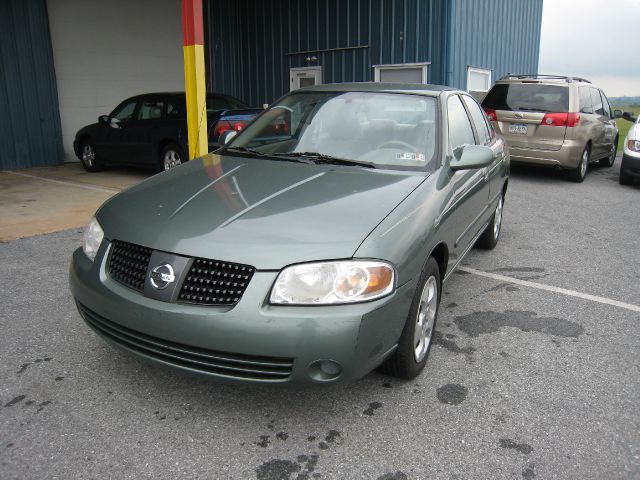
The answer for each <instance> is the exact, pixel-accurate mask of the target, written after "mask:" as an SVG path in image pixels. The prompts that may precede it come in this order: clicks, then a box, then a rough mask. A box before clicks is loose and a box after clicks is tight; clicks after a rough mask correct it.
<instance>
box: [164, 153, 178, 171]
mask: <svg viewBox="0 0 640 480" xmlns="http://www.w3.org/2000/svg"><path fill="white" fill-rule="evenodd" d="M181 163H182V160H181V159H180V154H179V153H178V152H176V151H175V150H167V151H166V152H165V154H164V158H163V159H162V164H163V166H164V169H165V170H170V169H172V168H175V167H177V166H178V165H180V164H181Z"/></svg>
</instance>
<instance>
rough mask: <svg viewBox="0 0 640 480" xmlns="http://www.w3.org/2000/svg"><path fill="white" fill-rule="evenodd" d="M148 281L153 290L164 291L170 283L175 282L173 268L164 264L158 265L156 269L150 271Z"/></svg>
mask: <svg viewBox="0 0 640 480" xmlns="http://www.w3.org/2000/svg"><path fill="white" fill-rule="evenodd" d="M149 280H150V281H151V285H152V286H153V288H157V289H158V290H164V289H165V288H167V287H168V286H169V284H170V283H173V282H175V280H176V276H175V275H174V271H173V267H172V266H171V265H169V264H168V263H165V264H163V265H158V266H157V267H156V268H154V269H153V270H151V275H149Z"/></svg>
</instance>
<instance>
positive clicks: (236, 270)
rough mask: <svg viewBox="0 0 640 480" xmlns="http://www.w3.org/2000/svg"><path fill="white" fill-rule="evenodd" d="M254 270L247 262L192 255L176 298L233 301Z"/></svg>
mask: <svg viewBox="0 0 640 480" xmlns="http://www.w3.org/2000/svg"><path fill="white" fill-rule="evenodd" d="M254 271H255V269H254V268H253V267H252V266H250V265H241V264H238V263H229V262H221V261H218V260H208V259H205V258H194V259H193V265H191V269H190V270H189V273H188V274H187V277H186V278H185V280H184V283H183V284H182V289H181V290H180V295H179V297H178V301H179V302H181V303H196V304H199V305H235V304H236V303H238V301H240V298H241V297H242V294H243V293H244V291H245V290H246V288H247V285H248V284H249V281H250V280H251V277H252V276H253V272H254Z"/></svg>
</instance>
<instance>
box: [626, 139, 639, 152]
mask: <svg viewBox="0 0 640 480" xmlns="http://www.w3.org/2000/svg"><path fill="white" fill-rule="evenodd" d="M627 148H628V149H629V150H631V151H633V152H640V141H638V140H627Z"/></svg>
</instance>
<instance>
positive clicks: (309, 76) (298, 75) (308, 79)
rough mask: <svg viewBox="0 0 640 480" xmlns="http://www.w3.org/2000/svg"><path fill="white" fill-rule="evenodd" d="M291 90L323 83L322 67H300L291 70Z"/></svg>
mask: <svg viewBox="0 0 640 480" xmlns="http://www.w3.org/2000/svg"><path fill="white" fill-rule="evenodd" d="M289 80H290V81H289V86H290V89H291V91H293V90H297V89H299V88H303V87H311V86H313V85H320V84H321V83H322V67H300V68H292V69H291V70H289Z"/></svg>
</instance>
